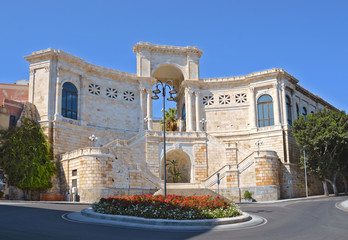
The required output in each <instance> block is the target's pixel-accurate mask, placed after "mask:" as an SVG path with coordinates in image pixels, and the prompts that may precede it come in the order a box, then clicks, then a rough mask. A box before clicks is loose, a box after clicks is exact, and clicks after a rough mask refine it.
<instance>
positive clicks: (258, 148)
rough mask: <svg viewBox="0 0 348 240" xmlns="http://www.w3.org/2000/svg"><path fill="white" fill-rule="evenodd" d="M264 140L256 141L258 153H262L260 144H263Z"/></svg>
mask: <svg viewBox="0 0 348 240" xmlns="http://www.w3.org/2000/svg"><path fill="white" fill-rule="evenodd" d="M262 143H263V142H262V141H261V140H258V141H256V143H255V145H256V146H257V155H260V146H261V145H262Z"/></svg>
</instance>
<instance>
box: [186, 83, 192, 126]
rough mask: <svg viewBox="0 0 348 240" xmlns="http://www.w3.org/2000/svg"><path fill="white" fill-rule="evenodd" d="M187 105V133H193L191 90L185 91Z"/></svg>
mask: <svg viewBox="0 0 348 240" xmlns="http://www.w3.org/2000/svg"><path fill="white" fill-rule="evenodd" d="M185 100H186V101H185V103H186V132H192V131H193V121H192V119H193V118H192V91H191V90H190V89H189V88H186V89H185Z"/></svg>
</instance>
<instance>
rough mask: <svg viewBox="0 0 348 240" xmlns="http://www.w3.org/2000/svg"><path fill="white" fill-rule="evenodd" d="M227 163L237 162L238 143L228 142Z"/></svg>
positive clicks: (226, 147)
mask: <svg viewBox="0 0 348 240" xmlns="http://www.w3.org/2000/svg"><path fill="white" fill-rule="evenodd" d="M225 153H226V164H227V165H233V164H237V145H236V143H226V146H225Z"/></svg>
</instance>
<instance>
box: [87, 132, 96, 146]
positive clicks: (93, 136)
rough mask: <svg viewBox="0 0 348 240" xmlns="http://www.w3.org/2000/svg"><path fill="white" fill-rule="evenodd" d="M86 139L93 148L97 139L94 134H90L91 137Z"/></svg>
mask: <svg viewBox="0 0 348 240" xmlns="http://www.w3.org/2000/svg"><path fill="white" fill-rule="evenodd" d="M88 139H89V141H91V142H92V145H93V147H94V142H96V141H98V137H97V136H96V135H94V134H92V135H91V136H89V138H88Z"/></svg>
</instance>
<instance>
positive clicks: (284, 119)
mask: <svg viewBox="0 0 348 240" xmlns="http://www.w3.org/2000/svg"><path fill="white" fill-rule="evenodd" d="M281 90H282V109H283V114H282V115H283V126H284V127H285V126H287V125H288V112H287V111H286V94H285V84H284V83H282V85H281Z"/></svg>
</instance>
